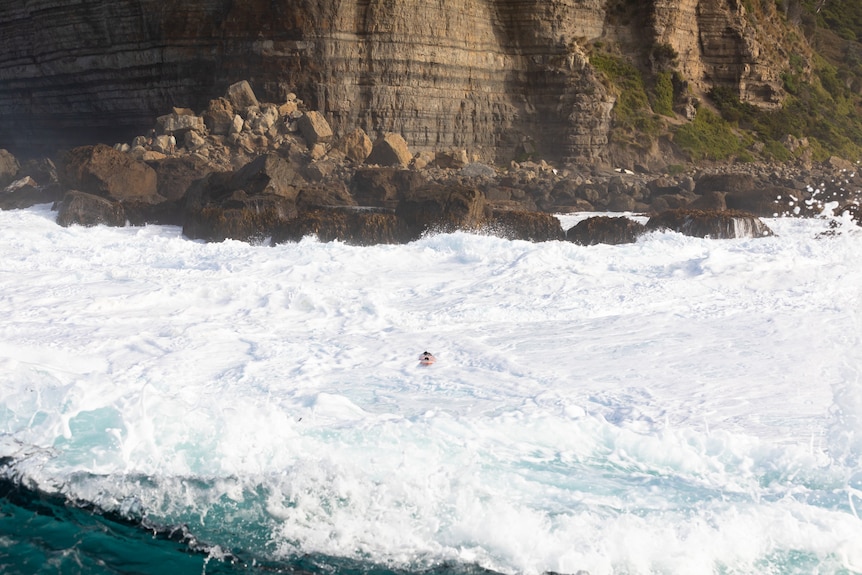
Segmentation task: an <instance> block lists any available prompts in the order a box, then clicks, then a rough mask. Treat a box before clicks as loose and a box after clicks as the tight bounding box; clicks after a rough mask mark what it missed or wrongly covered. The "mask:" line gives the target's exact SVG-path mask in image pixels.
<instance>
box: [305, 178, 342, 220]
mask: <svg viewBox="0 0 862 575" xmlns="http://www.w3.org/2000/svg"><path fill="white" fill-rule="evenodd" d="M355 205H356V201H355V200H354V199H353V196H352V195H351V194H350V191H349V190H348V189H347V185H346V184H345V183H344V182H342V181H340V180H337V179H332V180H323V181H321V182H317V183H314V184H309V185H307V186H303V188H302V189H301V190H300V192H299V195H298V196H297V197H296V208H297V209H298V210H299V211H300V212H302V211H307V210H311V209H317V208H321V207H335V206H342V207H344V206H355Z"/></svg>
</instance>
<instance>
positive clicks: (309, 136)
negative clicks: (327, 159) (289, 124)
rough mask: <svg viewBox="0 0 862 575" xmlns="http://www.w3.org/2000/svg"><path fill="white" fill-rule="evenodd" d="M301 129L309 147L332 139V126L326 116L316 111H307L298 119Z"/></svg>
mask: <svg viewBox="0 0 862 575" xmlns="http://www.w3.org/2000/svg"><path fill="white" fill-rule="evenodd" d="M297 124H298V127H299V131H300V133H301V134H302V137H303V138H305V143H306V144H307V145H308V147H309V148H311V147H312V146H314V145H315V144H325V143H327V142H329V141H330V140H332V128H331V127H330V126H329V122H327V121H326V117H324V115H323V114H321V113H320V112H316V111H311V112H306V113H305V114H303V115H302V116H301V117H300V118H299V120H298V121H297Z"/></svg>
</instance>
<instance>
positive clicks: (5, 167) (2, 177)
mask: <svg viewBox="0 0 862 575" xmlns="http://www.w3.org/2000/svg"><path fill="white" fill-rule="evenodd" d="M19 168H20V166H19V164H18V160H17V159H16V158H15V156H13V155H12V152H9V151H8V150H4V149H3V148H0V186H6V185H7V184H11V183H12V182H13V181H15V179H16V178H17V176H18V169H19Z"/></svg>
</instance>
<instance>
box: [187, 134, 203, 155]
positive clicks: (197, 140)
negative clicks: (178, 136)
mask: <svg viewBox="0 0 862 575" xmlns="http://www.w3.org/2000/svg"><path fill="white" fill-rule="evenodd" d="M206 143H207V141H206V138H204V137H203V136H202V135H200V134H199V133H198V132H193V131H189V132H186V135H185V136H183V146H184V147H185V149H187V150H189V151H190V152H193V151H195V150H199V149H201V148H203V147H204V146H205V145H206Z"/></svg>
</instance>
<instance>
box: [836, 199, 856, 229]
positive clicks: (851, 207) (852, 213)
mask: <svg viewBox="0 0 862 575" xmlns="http://www.w3.org/2000/svg"><path fill="white" fill-rule="evenodd" d="M834 214H835V217H838V218H849V219H850V220H851V221H852V222H854V223H855V224H856V225H857V226H862V207H860V205H859V204H856V203H852V204H845V205H843V206H840V207H838V208H836V209H835V211H834Z"/></svg>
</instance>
